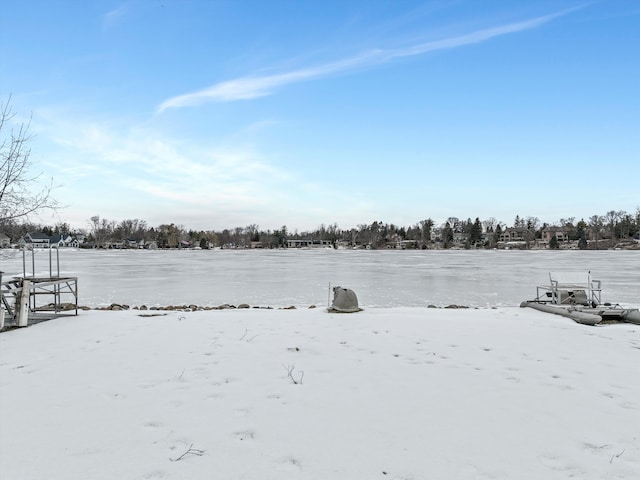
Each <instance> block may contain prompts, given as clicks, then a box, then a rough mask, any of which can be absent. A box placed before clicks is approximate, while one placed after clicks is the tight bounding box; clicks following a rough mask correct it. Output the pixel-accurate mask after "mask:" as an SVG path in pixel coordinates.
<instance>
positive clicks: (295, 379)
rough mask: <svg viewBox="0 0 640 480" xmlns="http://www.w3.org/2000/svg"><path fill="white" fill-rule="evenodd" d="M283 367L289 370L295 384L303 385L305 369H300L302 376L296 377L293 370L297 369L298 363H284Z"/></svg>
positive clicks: (288, 373)
mask: <svg viewBox="0 0 640 480" xmlns="http://www.w3.org/2000/svg"><path fill="white" fill-rule="evenodd" d="M282 367H283V368H284V369H285V370H286V371H287V376H288V377H289V378H290V379H291V381H292V382H293V384H294V385H302V379H303V378H304V371H302V370H300V377H298V378H295V377H294V376H293V371H294V370H295V369H296V364H295V363H292V364H291V365H285V364H284V363H283V364H282Z"/></svg>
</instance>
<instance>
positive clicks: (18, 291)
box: [0, 247, 78, 327]
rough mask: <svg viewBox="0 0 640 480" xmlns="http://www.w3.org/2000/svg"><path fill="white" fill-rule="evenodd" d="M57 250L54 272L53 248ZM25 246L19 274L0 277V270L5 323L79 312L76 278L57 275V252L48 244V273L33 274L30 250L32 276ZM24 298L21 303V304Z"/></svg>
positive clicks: (21, 323)
mask: <svg viewBox="0 0 640 480" xmlns="http://www.w3.org/2000/svg"><path fill="white" fill-rule="evenodd" d="M54 250H55V252H56V267H57V269H56V274H55V275H54V271H53V251H54ZM26 257H27V255H26V250H23V251H22V266H23V271H22V276H21V277H12V278H11V279H8V280H6V279H3V276H2V272H0V308H3V309H4V310H5V312H6V314H5V322H4V323H5V325H6V326H7V327H11V326H27V325H30V324H35V323H39V322H42V321H45V320H50V319H52V318H56V317H58V316H63V315H78V278H77V277H62V276H60V252H59V250H58V249H57V248H55V247H52V248H49V276H47V277H36V276H35V254H34V251H33V250H31V265H32V273H31V276H28V275H27V268H26V264H27V261H26ZM23 302H24V305H23Z"/></svg>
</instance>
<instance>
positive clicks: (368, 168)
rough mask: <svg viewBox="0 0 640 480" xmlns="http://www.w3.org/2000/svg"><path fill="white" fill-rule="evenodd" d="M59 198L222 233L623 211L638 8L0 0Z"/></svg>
mask: <svg viewBox="0 0 640 480" xmlns="http://www.w3.org/2000/svg"><path fill="white" fill-rule="evenodd" d="M0 45H1V51H0V55H1V56H0V94H1V96H2V99H3V101H4V100H6V98H7V97H8V95H9V94H11V96H12V97H11V102H12V105H13V109H14V110H15V111H16V112H17V113H18V114H19V116H18V119H23V120H24V119H28V118H29V116H31V132H32V133H33V134H35V138H34V140H33V141H32V145H31V147H32V156H31V159H32V161H33V164H34V165H33V170H34V172H35V173H42V177H41V178H42V179H43V180H46V179H51V178H53V181H54V183H55V184H56V185H58V188H57V189H56V191H55V195H56V198H58V200H59V201H60V202H61V203H63V204H64V205H66V207H65V208H64V209H62V210H60V211H59V212H57V213H56V214H55V215H54V216H50V215H44V216H43V218H42V220H43V221H44V222H49V223H55V222H57V221H66V222H69V223H71V224H72V225H73V226H76V227H86V226H87V221H88V219H89V218H90V217H91V216H93V215H100V216H101V217H106V218H109V219H113V220H123V219H129V218H139V219H144V220H146V221H147V222H148V223H149V224H150V225H152V226H153V225H158V224H160V223H171V222H174V223H176V224H181V225H183V226H185V227H187V228H193V229H205V230H207V229H222V228H232V227H235V226H244V225H248V224H258V225H259V226H260V227H261V228H263V229H275V228H279V227H280V226H281V225H283V224H286V225H287V226H288V227H289V229H290V230H293V229H295V228H297V229H301V230H302V229H307V228H315V227H317V226H319V225H320V224H331V223H334V222H337V223H338V225H339V226H340V227H342V228H351V227H354V226H356V225H358V224H361V223H371V222H372V221H374V220H379V221H383V222H386V223H394V224H397V225H411V224H415V223H417V222H418V221H419V220H422V219H424V218H427V217H431V218H432V219H434V220H435V221H436V223H440V222H443V221H444V220H445V219H446V218H447V217H450V216H455V217H459V218H467V217H471V218H475V217H480V219H481V220H483V219H486V218H488V217H495V218H496V219H497V220H499V221H502V222H505V223H507V224H511V223H512V222H513V219H514V217H515V216H516V215H520V216H521V217H526V216H537V217H539V218H540V219H541V220H542V221H546V222H550V223H551V222H556V221H558V220H559V219H560V218H562V217H569V216H575V217H578V218H580V217H585V218H587V217H588V216H591V215H594V214H604V213H606V212H607V211H609V210H626V211H628V212H633V211H635V209H636V207H637V206H639V205H640V166H639V165H640V161H638V160H639V158H640V53H639V52H640V2H637V1H630V0H629V1H627V0H617V1H616V0H611V1H595V2H579V1H569V0H555V1H527V2H524V1H516V0H493V1H491V0H487V1H478V0H459V1H455V0H452V1H437V0H436V1H430V0H426V1H410V0H406V1H360V0H349V1H333V0H323V1H293V0H291V1H276V0H273V1H268V0H263V1H257V0H256V1H250V0H247V1H214V0H211V1H196V0H193V1H188V0H185V1H177V0H140V1H110V0H104V1H79V0H78V1H56V0H42V1H35V0H25V1H14V0H5V1H3V2H2V14H1V15H0Z"/></svg>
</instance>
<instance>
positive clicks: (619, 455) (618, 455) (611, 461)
mask: <svg viewBox="0 0 640 480" xmlns="http://www.w3.org/2000/svg"><path fill="white" fill-rule="evenodd" d="M625 450H626V448H623V449H622V451H621V452H620V453H618V454H616V455H611V460H609V463H613V459H614V458H620V457H621V456H622V454H623V453H624V451H625Z"/></svg>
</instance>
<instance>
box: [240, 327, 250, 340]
mask: <svg viewBox="0 0 640 480" xmlns="http://www.w3.org/2000/svg"><path fill="white" fill-rule="evenodd" d="M247 333H249V329H248V328H245V329H244V334H243V335H242V336H241V337H240V340H244V337H246V336H247Z"/></svg>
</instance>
